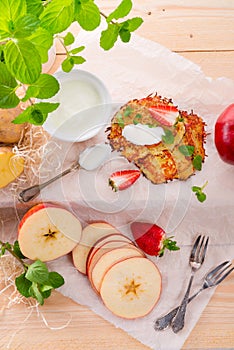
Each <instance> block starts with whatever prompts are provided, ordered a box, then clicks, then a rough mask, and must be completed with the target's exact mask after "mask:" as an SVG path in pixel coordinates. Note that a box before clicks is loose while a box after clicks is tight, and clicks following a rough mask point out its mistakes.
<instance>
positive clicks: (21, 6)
mask: <svg viewBox="0 0 234 350" xmlns="http://www.w3.org/2000/svg"><path fill="white" fill-rule="evenodd" d="M24 15H26V3H25V0H18V1H15V0H7V1H3V0H2V1H0V40H1V41H2V40H4V39H7V38H10V37H11V34H10V33H9V27H10V28H11V24H13V23H14V22H15V21H16V20H17V19H18V18H19V17H21V16H24Z"/></svg>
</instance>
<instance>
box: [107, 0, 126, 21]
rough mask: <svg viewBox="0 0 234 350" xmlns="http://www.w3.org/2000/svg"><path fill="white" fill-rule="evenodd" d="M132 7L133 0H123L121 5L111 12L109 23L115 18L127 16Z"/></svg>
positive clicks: (108, 18)
mask: <svg viewBox="0 0 234 350" xmlns="http://www.w3.org/2000/svg"><path fill="white" fill-rule="evenodd" d="M131 9H132V1H131V0H122V1H121V3H120V4H119V6H118V7H117V8H116V9H115V10H114V11H113V12H111V13H110V14H109V16H108V17H107V19H106V21H107V22H108V23H109V22H111V21H112V20H113V19H119V18H123V17H125V16H127V15H128V14H129V12H130V11H131Z"/></svg>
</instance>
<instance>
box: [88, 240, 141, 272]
mask: <svg viewBox="0 0 234 350" xmlns="http://www.w3.org/2000/svg"><path fill="white" fill-rule="evenodd" d="M127 246H131V247H132V249H135V250H139V248H137V247H136V246H134V245H133V244H132V243H130V242H128V241H127V240H124V239H122V240H120V239H119V240H112V241H108V242H105V243H103V244H102V245H101V246H100V247H98V248H95V249H94V250H93V254H92V255H91V256H90V258H89V259H88V262H87V276H88V278H90V273H91V271H92V268H93V267H94V266H95V264H96V262H97V261H98V260H99V259H100V257H101V256H102V255H103V254H105V253H106V252H109V251H111V250H115V249H117V248H122V247H127Z"/></svg>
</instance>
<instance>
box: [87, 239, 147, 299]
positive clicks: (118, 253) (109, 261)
mask: <svg viewBox="0 0 234 350" xmlns="http://www.w3.org/2000/svg"><path fill="white" fill-rule="evenodd" d="M137 256H141V257H144V253H143V252H142V251H141V250H140V249H138V248H136V247H134V246H133V245H131V244H128V245H126V246H124V247H119V248H116V249H112V250H110V251H107V252H105V253H104V254H102V256H101V257H100V258H99V259H98V261H96V263H95V264H94V266H93V267H91V266H90V270H89V280H90V283H91V286H92V287H93V289H94V290H95V292H97V293H100V287H101V283H102V280H103V278H104V276H105V274H106V272H107V271H108V270H109V269H110V268H111V266H112V265H114V264H116V263H117V262H120V261H123V260H125V259H128V258H131V257H137Z"/></svg>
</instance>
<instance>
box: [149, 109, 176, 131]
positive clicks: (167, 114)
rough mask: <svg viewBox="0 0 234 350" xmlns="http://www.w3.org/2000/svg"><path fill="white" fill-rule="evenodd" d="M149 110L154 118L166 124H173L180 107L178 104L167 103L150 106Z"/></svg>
mask: <svg viewBox="0 0 234 350" xmlns="http://www.w3.org/2000/svg"><path fill="white" fill-rule="evenodd" d="M149 111H150V114H151V116H152V117H153V118H154V119H156V120H157V121H158V122H159V123H160V124H162V125H165V126H172V125H173V124H174V123H175V121H176V118H177V117H178V114H179V111H178V108H177V107H176V106H173V105H166V104H158V105H157V106H152V107H150V108H149Z"/></svg>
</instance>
